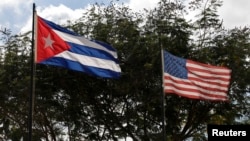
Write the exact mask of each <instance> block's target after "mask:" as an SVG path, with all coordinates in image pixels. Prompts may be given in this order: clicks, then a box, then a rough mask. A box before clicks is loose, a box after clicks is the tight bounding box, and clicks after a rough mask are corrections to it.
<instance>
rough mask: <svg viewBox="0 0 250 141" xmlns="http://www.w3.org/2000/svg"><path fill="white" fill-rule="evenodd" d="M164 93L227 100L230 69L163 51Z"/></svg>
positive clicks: (202, 98) (192, 97)
mask: <svg viewBox="0 0 250 141" xmlns="http://www.w3.org/2000/svg"><path fill="white" fill-rule="evenodd" d="M163 56H164V57H163V61H164V62H163V70H164V72H163V83H164V92H165V93H174V94H177V95H179V96H183V97H186V98H191V99H200V100H215V101H228V95H227V92H228V87H229V83H230V78H231V70H230V69H228V68H225V67H218V66H212V65H208V64H203V63H200V62H195V61H192V60H188V59H183V58H180V57H177V56H174V55H172V54H170V53H168V52H167V51H163Z"/></svg>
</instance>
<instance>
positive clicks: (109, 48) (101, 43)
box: [91, 40, 116, 52]
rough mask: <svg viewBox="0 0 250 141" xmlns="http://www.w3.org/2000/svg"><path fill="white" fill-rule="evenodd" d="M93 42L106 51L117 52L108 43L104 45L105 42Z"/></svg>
mask: <svg viewBox="0 0 250 141" xmlns="http://www.w3.org/2000/svg"><path fill="white" fill-rule="evenodd" d="M91 41H92V42H95V43H97V44H99V45H101V46H103V47H105V48H106V49H108V50H111V51H115V52H116V49H114V48H113V47H112V46H111V45H109V44H107V43H104V42H101V41H97V40H91Z"/></svg>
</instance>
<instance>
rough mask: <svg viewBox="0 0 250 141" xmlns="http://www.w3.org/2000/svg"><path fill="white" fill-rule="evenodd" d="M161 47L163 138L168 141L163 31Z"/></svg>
mask: <svg viewBox="0 0 250 141" xmlns="http://www.w3.org/2000/svg"><path fill="white" fill-rule="evenodd" d="M159 47H160V50H161V67H162V82H161V84H162V85H161V86H162V98H161V99H162V140H163V141H166V127H165V122H166V117H165V93H164V54H163V49H162V44H161V31H160V32H159Z"/></svg>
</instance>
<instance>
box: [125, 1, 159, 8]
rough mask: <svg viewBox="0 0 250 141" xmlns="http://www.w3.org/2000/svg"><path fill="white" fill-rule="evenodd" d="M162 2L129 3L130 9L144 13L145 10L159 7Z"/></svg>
mask: <svg viewBox="0 0 250 141" xmlns="http://www.w3.org/2000/svg"><path fill="white" fill-rule="evenodd" d="M159 1H160V0H129V2H128V3H127V4H128V6H129V8H131V9H133V10H135V11H142V10H143V9H144V8H145V9H152V8H155V7H156V6H157V3H158V2H159Z"/></svg>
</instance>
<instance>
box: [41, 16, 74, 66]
mask: <svg viewBox="0 0 250 141" xmlns="http://www.w3.org/2000/svg"><path fill="white" fill-rule="evenodd" d="M69 48H70V46H69V45H68V44H67V43H66V42H65V41H64V40H63V39H62V38H61V37H60V36H59V35H57V34H56V33H55V32H54V31H53V30H52V29H51V28H50V27H49V25H48V24H46V22H45V21H43V19H42V18H40V17H39V16H37V48H36V49H37V51H36V52H37V54H36V62H37V63H39V62H42V61H44V60H46V59H48V58H51V57H53V56H55V55H57V54H59V53H61V52H63V51H65V50H68V49H69Z"/></svg>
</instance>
